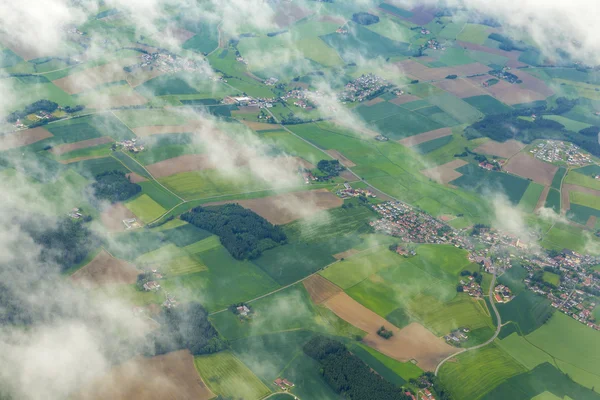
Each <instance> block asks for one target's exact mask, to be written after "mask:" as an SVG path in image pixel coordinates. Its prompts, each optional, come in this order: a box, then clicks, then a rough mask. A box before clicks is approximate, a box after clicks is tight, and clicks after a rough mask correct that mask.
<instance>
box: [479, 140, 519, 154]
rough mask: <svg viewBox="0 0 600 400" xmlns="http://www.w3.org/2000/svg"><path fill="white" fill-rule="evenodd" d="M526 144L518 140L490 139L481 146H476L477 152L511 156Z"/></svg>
mask: <svg viewBox="0 0 600 400" xmlns="http://www.w3.org/2000/svg"><path fill="white" fill-rule="evenodd" d="M524 147H525V145H524V144H523V143H521V142H519V141H517V140H512V139H511V140H507V141H506V142H496V141H494V140H489V141H487V142H485V143H484V144H482V145H481V146H479V147H477V148H475V149H474V150H473V151H474V152H475V153H483V154H491V155H493V156H497V157H502V158H511V157H512V156H514V155H515V154H517V153H518V152H520V151H521V150H523V148H524Z"/></svg>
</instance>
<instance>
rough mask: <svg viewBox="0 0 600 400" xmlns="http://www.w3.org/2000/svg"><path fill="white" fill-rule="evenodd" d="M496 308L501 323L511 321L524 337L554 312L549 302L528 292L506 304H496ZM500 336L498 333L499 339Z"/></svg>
mask: <svg viewBox="0 0 600 400" xmlns="http://www.w3.org/2000/svg"><path fill="white" fill-rule="evenodd" d="M496 308H498V312H500V316H501V317H502V322H508V321H513V322H514V323H516V324H517V325H518V326H519V330H520V332H521V333H522V334H525V335H526V334H529V333H531V332H533V331H535V330H536V329H538V328H539V327H540V326H542V325H543V324H545V323H546V322H547V321H548V320H549V319H550V317H551V316H552V313H553V311H554V309H553V308H552V305H551V303H550V300H548V299H547V298H545V297H542V296H539V295H536V294H535V293H533V292H531V291H529V290H525V291H523V292H521V293H519V294H518V295H517V296H516V297H515V298H514V299H512V300H511V301H510V302H508V303H504V304H497V305H496ZM502 336H503V334H502V332H500V335H499V337H500V338H502Z"/></svg>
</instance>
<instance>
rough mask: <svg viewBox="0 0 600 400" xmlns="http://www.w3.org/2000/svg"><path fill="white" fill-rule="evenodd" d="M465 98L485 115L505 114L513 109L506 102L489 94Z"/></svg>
mask: <svg viewBox="0 0 600 400" xmlns="http://www.w3.org/2000/svg"><path fill="white" fill-rule="evenodd" d="M463 100H464V101H465V102H467V103H468V104H470V105H472V106H473V107H475V108H476V109H478V110H479V111H481V112H482V113H484V114H485V115H495V114H504V113H507V112H510V110H511V108H510V107H509V106H507V105H506V104H504V103H502V102H500V101H498V100H496V98H495V97H492V96H488V95H482V96H473V97H467V98H466V99H463Z"/></svg>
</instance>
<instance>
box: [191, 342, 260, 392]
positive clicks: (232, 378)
mask: <svg viewBox="0 0 600 400" xmlns="http://www.w3.org/2000/svg"><path fill="white" fill-rule="evenodd" d="M194 364H195V365H196V369H197V370H198V373H200V376H201V377H202V379H203V380H204V382H205V383H206V384H207V385H208V387H209V388H210V389H211V390H212V391H213V392H214V393H217V394H219V395H221V396H224V397H230V398H236V399H244V400H258V399H261V398H263V397H264V396H266V395H267V394H269V393H270V392H271V390H270V389H269V388H268V387H267V386H266V385H265V384H264V383H263V382H261V380H260V379H258V378H257V377H256V375H254V374H253V373H252V371H250V369H249V368H248V367H247V366H246V365H244V364H243V363H242V362H241V361H240V360H239V359H237V358H236V357H235V356H234V355H233V354H231V353H230V352H228V351H223V352H220V353H216V354H210V355H206V356H198V357H194Z"/></svg>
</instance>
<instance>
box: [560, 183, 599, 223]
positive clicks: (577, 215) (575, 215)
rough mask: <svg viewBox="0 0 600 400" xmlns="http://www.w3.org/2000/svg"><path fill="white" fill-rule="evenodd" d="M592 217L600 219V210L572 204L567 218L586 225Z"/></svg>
mask: <svg viewBox="0 0 600 400" xmlns="http://www.w3.org/2000/svg"><path fill="white" fill-rule="evenodd" d="M571 193H572V192H571ZM592 216H594V217H596V218H598V217H600V210H598V209H597V208H591V207H586V206H582V205H580V204H573V203H571V206H570V209H569V211H567V218H568V219H570V220H571V221H574V222H577V223H578V224H581V225H585V224H586V223H587V222H588V220H589V218H590V217H592ZM592 228H594V226H592Z"/></svg>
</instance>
